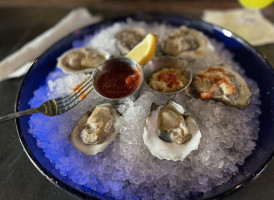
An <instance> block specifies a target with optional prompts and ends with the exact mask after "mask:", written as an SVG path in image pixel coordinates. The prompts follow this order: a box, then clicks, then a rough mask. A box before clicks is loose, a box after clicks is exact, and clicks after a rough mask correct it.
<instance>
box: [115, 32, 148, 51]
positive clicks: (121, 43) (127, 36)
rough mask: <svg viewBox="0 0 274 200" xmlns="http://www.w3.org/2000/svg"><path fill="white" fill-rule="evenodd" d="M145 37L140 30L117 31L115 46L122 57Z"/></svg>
mask: <svg viewBox="0 0 274 200" xmlns="http://www.w3.org/2000/svg"><path fill="white" fill-rule="evenodd" d="M144 37H145V30H144V29H142V28H128V29H123V30H121V31H119V32H118V33H117V34H116V35H115V38H116V40H117V41H116V45H117V48H118V49H119V51H120V53H121V54H122V55H126V54H127V53H128V52H129V51H130V50H131V49H133V47H135V46H136V45H137V44H138V43H140V42H141V41H142V40H143V39H144Z"/></svg>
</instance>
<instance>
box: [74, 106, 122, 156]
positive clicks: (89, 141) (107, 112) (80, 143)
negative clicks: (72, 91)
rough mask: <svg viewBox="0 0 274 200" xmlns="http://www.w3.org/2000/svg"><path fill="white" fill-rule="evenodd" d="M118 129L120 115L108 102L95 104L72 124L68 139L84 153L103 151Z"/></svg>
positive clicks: (93, 153)
mask: <svg viewBox="0 0 274 200" xmlns="http://www.w3.org/2000/svg"><path fill="white" fill-rule="evenodd" d="M119 131H120V116H119V114H118V113H117V111H116V110H115V109H114V108H113V106H112V105H111V104H109V103H105V104H101V105H98V106H96V108H95V109H94V110H93V112H87V113H86V114H84V115H83V116H82V117H81V118H80V119H79V120H78V122H77V123H76V125H75V126H74V128H73V130H72V132H71V134H70V136H69V139H70V141H71V143H72V145H73V146H74V147H75V148H76V149H78V150H79V151H80V152H82V153H84V154H86V155H95V154H97V153H100V152H102V151H104V150H105V149H106V148H107V147H108V145H109V144H110V143H112V142H113V141H114V139H115V137H116V136H117V134H118V133H119Z"/></svg>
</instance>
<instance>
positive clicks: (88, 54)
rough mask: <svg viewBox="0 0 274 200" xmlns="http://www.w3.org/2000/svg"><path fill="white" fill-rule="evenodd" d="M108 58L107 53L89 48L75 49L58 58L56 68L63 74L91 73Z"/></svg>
mask: <svg viewBox="0 0 274 200" xmlns="http://www.w3.org/2000/svg"><path fill="white" fill-rule="evenodd" d="M109 58H110V54H109V53H107V52H103V51H99V50H97V49H94V48H91V47H82V48H75V49H72V50H69V51H66V52H65V53H64V54H63V55H62V56H60V57H59V58H58V62H57V67H59V68H61V69H62V71H63V72H65V73H79V72H82V73H83V72H92V71H94V70H95V69H96V68H97V67H98V66H99V65H100V64H101V63H103V62H104V61H105V60H107V59H109Z"/></svg>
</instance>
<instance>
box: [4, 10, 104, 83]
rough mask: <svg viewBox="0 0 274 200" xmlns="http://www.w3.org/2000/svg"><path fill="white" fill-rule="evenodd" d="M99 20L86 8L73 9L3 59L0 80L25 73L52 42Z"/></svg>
mask: <svg viewBox="0 0 274 200" xmlns="http://www.w3.org/2000/svg"><path fill="white" fill-rule="evenodd" d="M99 20H101V18H100V17H94V16H92V15H91V14H90V13H89V12H88V10H87V9H85V8H77V9H75V10H72V11H71V12H70V13H69V14H68V15H66V16H65V17H64V18H63V19H62V20H61V21H59V22H58V23H57V24H56V25H55V26H53V27H52V28H50V29H49V30H47V31H46V32H44V33H42V34H41V35H39V36H38V37H36V38H35V39H33V40H32V41H30V42H28V43H27V44H25V45H24V46H23V47H22V48H21V49H19V50H17V51H16V52H14V53H13V54H11V55H9V56H8V57H7V58H5V59H3V60H2V61H1V62H0V81H2V80H5V79H8V78H14V77H19V76H22V75H24V74H25V73H26V72H27V71H28V69H29V67H30V66H31V65H32V63H33V61H34V60H35V59H36V58H37V57H38V56H39V55H41V54H42V53H43V52H44V51H45V50H46V49H47V48H49V47H50V46H51V45H52V44H54V43H55V42H57V41H58V40H60V39H61V38H62V37H64V36H66V35H67V34H69V33H71V32H72V31H75V30H77V29H78V28H82V27H84V26H86V25H89V24H92V23H95V22H98V21H99Z"/></svg>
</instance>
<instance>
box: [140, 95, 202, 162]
mask: <svg viewBox="0 0 274 200" xmlns="http://www.w3.org/2000/svg"><path fill="white" fill-rule="evenodd" d="M152 107H153V106H152ZM200 138H201V132H200V130H199V128H198V126H197V124H196V122H195V121H194V120H193V119H192V118H191V117H190V116H189V115H187V114H186V113H185V110H184V108H183V107H182V106H181V105H179V104H177V103H176V102H174V101H173V100H169V101H168V102H167V104H166V105H161V106H156V108H155V109H154V110H152V111H151V113H150V114H149V115H148V117H147V119H146V126H145V128H144V133H143V140H144V143H145V145H146V146H147V147H148V149H149V151H150V152H151V154H152V155H153V156H156V157H158V158H160V159H166V160H173V161H178V160H184V159H185V158H186V157H187V156H188V155H189V154H190V152H191V151H193V150H195V149H197V148H198V145H199V143H200Z"/></svg>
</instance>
